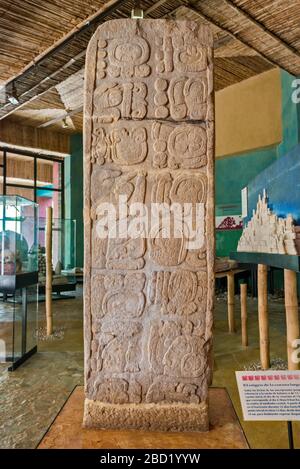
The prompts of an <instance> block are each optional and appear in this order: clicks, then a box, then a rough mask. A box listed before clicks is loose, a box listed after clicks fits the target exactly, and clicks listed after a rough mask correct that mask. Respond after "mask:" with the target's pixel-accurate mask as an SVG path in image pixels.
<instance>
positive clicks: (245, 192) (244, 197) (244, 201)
mask: <svg viewBox="0 0 300 469" xmlns="http://www.w3.org/2000/svg"><path fill="white" fill-rule="evenodd" d="M241 198H242V217H243V218H246V217H247V216H248V187H244V188H243V189H242V190H241Z"/></svg>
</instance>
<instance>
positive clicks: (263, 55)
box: [177, 4, 294, 75]
mask: <svg viewBox="0 0 300 469" xmlns="http://www.w3.org/2000/svg"><path fill="white" fill-rule="evenodd" d="M179 8H182V7H179ZM179 8H178V9H179ZM184 8H187V9H188V10H190V11H193V12H194V13H196V15H198V16H199V17H200V18H202V19H204V20H205V21H207V22H208V23H210V24H212V25H213V26H216V27H217V28H219V29H220V30H221V31H223V32H224V33H226V34H228V35H229V36H231V37H232V38H233V39H235V40H237V41H239V42H240V43H241V44H243V45H244V46H247V47H249V48H250V49H252V50H253V51H254V52H256V54H257V55H259V56H260V57H262V58H263V59H265V60H266V61H267V62H269V63H270V64H271V65H273V66H274V67H280V68H282V69H284V70H286V71H287V72H289V73H290V74H291V75H294V73H293V71H291V70H289V69H288V68H287V67H284V66H283V65H281V64H279V63H278V62H276V61H275V60H272V59H270V58H269V57H268V56H267V55H266V54H264V53H263V52H261V51H260V50H259V49H257V48H256V47H254V46H253V45H252V44H251V43H249V42H248V41H245V40H244V39H241V38H240V37H239V35H238V34H236V33H233V32H232V31H230V30H229V29H227V28H225V27H224V26H222V25H221V24H220V23H219V22H218V21H216V20H214V19H213V18H211V17H210V16H207V15H206V14H205V13H203V12H202V11H201V10H199V9H198V8H196V7H194V6H192V5H190V4H189V5H188V6H184ZM178 9H177V10H178Z"/></svg>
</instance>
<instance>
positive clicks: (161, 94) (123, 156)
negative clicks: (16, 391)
mask: <svg viewBox="0 0 300 469" xmlns="http://www.w3.org/2000/svg"><path fill="white" fill-rule="evenodd" d="M212 42H213V38H212V34H211V32H210V30H209V29H208V28H206V27H205V26H200V25H198V24H196V23H194V22H186V21H181V22H175V21H167V20H131V19H126V20H115V21H108V22H106V23H105V24H104V25H102V26H100V27H99V29H98V30H97V32H96V34H95V35H94V37H93V38H92V40H91V42H90V45H89V48H88V52H87V59H86V77H85V275H86V284H85V332H84V334H85V396H86V399H85V416H84V424H85V425H86V426H95V427H104V428H105V427H111V428H122V427H130V428H145V429H161V430H207V429H208V404H207V397H208V385H209V382H210V379H211V357H210V354H211V339H212V331H211V327H212V308H213V290H214V183H213V164H214V163H213V160H214V158H213V155H214V149H213V140H214V112H213V98H212V94H213V64H212ZM120 196H126V204H127V205H128V206H132V204H136V203H140V204H144V205H145V206H151V205H153V204H156V203H162V204H167V205H168V204H178V205H179V206H184V204H192V207H193V206H196V205H197V204H198V205H199V206H201V211H200V212H199V214H200V215H199V216H200V217H201V221H202V225H203V230H202V235H203V236H202V237H203V239H202V242H201V244H200V245H199V246H197V247H191V246H190V245H187V244H186V240H185V238H184V237H181V238H180V237H176V236H172V235H171V236H169V237H165V236H160V235H161V230H160V228H159V227H157V228H155V229H154V230H152V231H153V232H154V235H153V236H152V237H147V236H146V237H145V236H144V237H142V236H140V237H133V238H132V237H129V236H125V237H124V236H119V237H118V236H116V237H109V238H107V239H103V238H102V237H100V236H99V231H98V228H97V227H98V226H99V225H98V223H99V206H100V205H101V204H103V203H109V204H113V206H116V205H117V204H118V200H119V198H120ZM127 217H128V220H129V218H130V215H125V216H124V215H122V216H121V215H119V218H118V226H120V225H121V224H124V221H126V220H127Z"/></svg>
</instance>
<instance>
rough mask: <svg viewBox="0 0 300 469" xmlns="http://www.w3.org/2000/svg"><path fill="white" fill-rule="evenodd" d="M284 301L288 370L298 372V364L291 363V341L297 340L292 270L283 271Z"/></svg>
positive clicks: (295, 292)
mask: <svg viewBox="0 0 300 469" xmlns="http://www.w3.org/2000/svg"><path fill="white" fill-rule="evenodd" d="M284 301H285V315H286V335H287V356H288V369H289V370H299V363H294V362H293V361H292V353H293V352H294V350H295V349H294V348H293V345H292V344H293V341H294V340H296V339H299V335H300V334H299V314H298V297H297V274H296V272H294V271H293V270H287V269H285V270H284Z"/></svg>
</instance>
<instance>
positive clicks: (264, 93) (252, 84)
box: [215, 69, 282, 158]
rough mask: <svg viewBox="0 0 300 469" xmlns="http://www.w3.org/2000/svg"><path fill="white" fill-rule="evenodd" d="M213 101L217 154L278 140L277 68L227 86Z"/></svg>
mask: <svg viewBox="0 0 300 469" xmlns="http://www.w3.org/2000/svg"><path fill="white" fill-rule="evenodd" d="M215 101H216V157H217V158H218V157H223V156H228V155H229V156H230V155H234V154H240V153H242V152H243V153H244V152H247V151H252V150H254V149H259V148H264V147H267V146H271V145H276V144H278V143H280V142H281V139H282V123H281V85H280V70H279V69H274V70H270V71H268V72H265V73H261V74H260V75H256V76H255V77H252V78H249V79H248V80H244V81H241V82H240V83H237V84H235V85H232V86H228V87H227V88H224V89H223V90H220V91H218V92H217V93H216V94H215Z"/></svg>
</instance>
